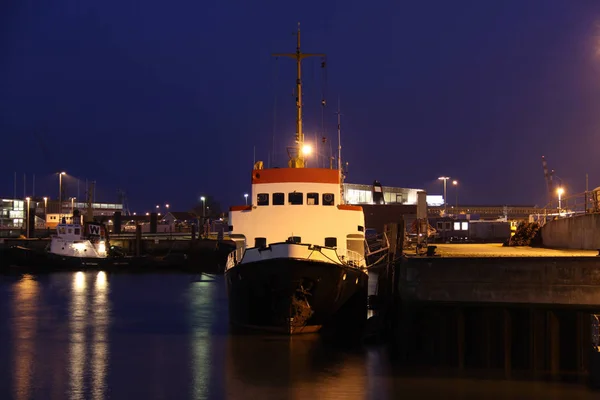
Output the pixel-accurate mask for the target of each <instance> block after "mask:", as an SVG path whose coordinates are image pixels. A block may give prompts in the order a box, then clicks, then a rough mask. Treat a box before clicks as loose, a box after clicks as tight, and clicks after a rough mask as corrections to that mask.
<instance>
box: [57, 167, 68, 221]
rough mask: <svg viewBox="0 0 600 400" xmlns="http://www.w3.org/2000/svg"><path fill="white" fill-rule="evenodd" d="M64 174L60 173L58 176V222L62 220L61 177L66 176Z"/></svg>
mask: <svg viewBox="0 0 600 400" xmlns="http://www.w3.org/2000/svg"><path fill="white" fill-rule="evenodd" d="M66 174H67V173H66V172H60V173H59V174H58V222H59V223H60V219H61V218H62V177H63V175H66Z"/></svg>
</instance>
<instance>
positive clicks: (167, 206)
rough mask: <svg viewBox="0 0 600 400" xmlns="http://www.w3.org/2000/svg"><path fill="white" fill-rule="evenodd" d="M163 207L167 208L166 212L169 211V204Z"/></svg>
mask: <svg viewBox="0 0 600 400" xmlns="http://www.w3.org/2000/svg"><path fill="white" fill-rule="evenodd" d="M165 208H166V209H167V213H168V212H169V205H168V204H165Z"/></svg>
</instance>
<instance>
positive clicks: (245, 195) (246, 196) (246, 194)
mask: <svg viewBox="0 0 600 400" xmlns="http://www.w3.org/2000/svg"><path fill="white" fill-rule="evenodd" d="M244 198H245V199H246V205H248V193H244Z"/></svg>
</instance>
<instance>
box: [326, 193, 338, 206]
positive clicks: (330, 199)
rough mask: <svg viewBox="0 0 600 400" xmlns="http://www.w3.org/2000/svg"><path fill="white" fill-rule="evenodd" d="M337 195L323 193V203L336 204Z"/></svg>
mask: <svg viewBox="0 0 600 400" xmlns="http://www.w3.org/2000/svg"><path fill="white" fill-rule="evenodd" d="M334 200H335V196H334V195H333V193H323V205H324V206H332V205H333V204H334Z"/></svg>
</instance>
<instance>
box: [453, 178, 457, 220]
mask: <svg viewBox="0 0 600 400" xmlns="http://www.w3.org/2000/svg"><path fill="white" fill-rule="evenodd" d="M452 186H454V195H455V196H456V199H455V200H456V206H455V207H456V212H457V213H458V181H457V180H453V181H452Z"/></svg>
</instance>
